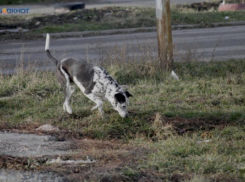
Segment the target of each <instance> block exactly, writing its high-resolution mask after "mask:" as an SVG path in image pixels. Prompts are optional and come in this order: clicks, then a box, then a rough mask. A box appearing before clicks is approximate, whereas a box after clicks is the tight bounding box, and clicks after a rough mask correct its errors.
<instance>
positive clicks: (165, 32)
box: [156, 0, 173, 71]
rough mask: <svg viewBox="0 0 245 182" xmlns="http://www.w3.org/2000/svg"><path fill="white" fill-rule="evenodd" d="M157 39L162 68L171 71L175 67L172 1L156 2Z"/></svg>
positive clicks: (161, 0)
mask: <svg viewBox="0 0 245 182" xmlns="http://www.w3.org/2000/svg"><path fill="white" fill-rule="evenodd" d="M156 17H157V39H158V55H159V61H160V66H161V67H162V68H163V69H165V70H167V71H171V70H172V66H173V45H172V27H171V13H170V0H156Z"/></svg>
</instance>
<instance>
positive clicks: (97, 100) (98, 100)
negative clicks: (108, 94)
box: [87, 93, 104, 117]
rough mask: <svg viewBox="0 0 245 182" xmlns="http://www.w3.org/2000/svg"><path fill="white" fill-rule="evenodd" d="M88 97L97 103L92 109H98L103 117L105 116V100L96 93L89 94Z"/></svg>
mask: <svg viewBox="0 0 245 182" xmlns="http://www.w3.org/2000/svg"><path fill="white" fill-rule="evenodd" d="M87 97H88V98H89V99H90V100H92V101H93V102H95V103H96V105H95V106H94V107H92V109H91V111H93V110H95V109H98V110H99V113H100V115H101V116H102V117H104V111H103V101H102V100H101V98H100V97H98V96H95V95H94V94H92V93H91V94H88V95H87Z"/></svg>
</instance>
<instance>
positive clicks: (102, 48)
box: [0, 26, 245, 73]
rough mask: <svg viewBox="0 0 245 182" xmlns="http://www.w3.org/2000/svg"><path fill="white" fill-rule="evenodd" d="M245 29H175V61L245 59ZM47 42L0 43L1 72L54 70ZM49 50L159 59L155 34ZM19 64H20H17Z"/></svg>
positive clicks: (88, 40)
mask: <svg viewBox="0 0 245 182" xmlns="http://www.w3.org/2000/svg"><path fill="white" fill-rule="evenodd" d="M244 30H245V26H234V27H220V28H207V29H189V30H174V31H173V42H174V47H175V48H174V55H175V61H210V60H212V59H214V60H219V61H224V60H229V59H232V58H234V59H241V58H245V43H244V42H245V31H244ZM44 46H45V39H43V40H38V41H27V42H9V43H7V44H6V43H0V73H12V72H13V71H14V68H15V67H16V65H18V66H17V67H19V66H20V64H22V63H23V64H24V65H27V64H30V63H31V64H32V63H34V64H35V65H36V67H38V68H39V69H54V65H52V64H51V63H49V62H48V61H47V57H46V55H45V52H44ZM50 49H51V51H52V53H53V54H54V55H55V56H56V57H57V58H59V59H63V58H65V57H74V58H76V59H82V60H86V61H91V62H96V64H99V63H100V62H101V61H111V60H115V59H117V60H120V61H147V60H153V59H156V58H157V39H156V32H150V33H133V34H119V35H109V36H95V37H85V38H83V37H80V38H62V39H52V35H51V45H50ZM17 62H18V64H17Z"/></svg>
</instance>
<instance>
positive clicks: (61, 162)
mask: <svg viewBox="0 0 245 182" xmlns="http://www.w3.org/2000/svg"><path fill="white" fill-rule="evenodd" d="M95 162H96V160H93V159H90V157H89V156H87V159H86V160H77V161H76V160H62V159H61V158H60V157H58V158H57V159H52V160H50V161H47V162H46V163H47V164H92V163H95Z"/></svg>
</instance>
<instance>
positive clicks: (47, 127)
mask: <svg viewBox="0 0 245 182" xmlns="http://www.w3.org/2000/svg"><path fill="white" fill-rule="evenodd" d="M36 130H40V131H60V129H59V128H57V127H55V126H52V125H50V124H45V125H42V126H40V127H39V128H37V129H36Z"/></svg>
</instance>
